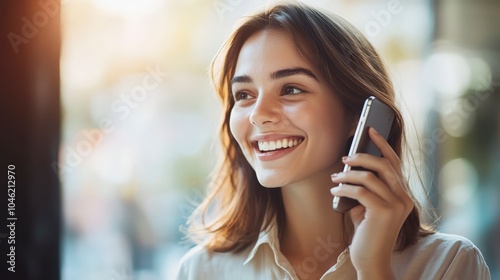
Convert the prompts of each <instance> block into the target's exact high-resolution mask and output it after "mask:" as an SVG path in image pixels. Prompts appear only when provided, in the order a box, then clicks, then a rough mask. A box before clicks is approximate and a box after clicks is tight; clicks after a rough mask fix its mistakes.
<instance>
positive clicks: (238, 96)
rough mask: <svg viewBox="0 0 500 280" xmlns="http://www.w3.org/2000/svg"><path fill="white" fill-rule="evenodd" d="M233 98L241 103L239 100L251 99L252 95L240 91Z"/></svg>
mask: <svg viewBox="0 0 500 280" xmlns="http://www.w3.org/2000/svg"><path fill="white" fill-rule="evenodd" d="M233 96H234V101H239V100H243V99H249V98H251V96H250V94H248V93H246V92H244V91H238V92H236V93H235V94H234V95H233Z"/></svg>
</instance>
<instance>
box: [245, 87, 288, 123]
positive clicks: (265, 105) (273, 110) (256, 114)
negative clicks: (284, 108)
mask: <svg viewBox="0 0 500 280" xmlns="http://www.w3.org/2000/svg"><path fill="white" fill-rule="evenodd" d="M280 120H281V109H280V105H279V101H278V100H275V99H273V98H271V97H264V96H262V95H261V96H259V97H258V98H257V101H256V102H255V104H254V107H253V110H252V112H251V114H250V122H251V123H252V124H253V125H256V126H261V125H265V124H275V123H278V122H279V121H280Z"/></svg>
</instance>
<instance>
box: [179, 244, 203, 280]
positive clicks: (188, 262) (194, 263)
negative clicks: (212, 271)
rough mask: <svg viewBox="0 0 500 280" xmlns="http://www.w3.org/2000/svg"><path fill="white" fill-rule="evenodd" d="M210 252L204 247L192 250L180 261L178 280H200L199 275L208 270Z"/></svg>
mask: <svg viewBox="0 0 500 280" xmlns="http://www.w3.org/2000/svg"><path fill="white" fill-rule="evenodd" d="M209 260H210V252H209V251H208V250H207V249H206V248H205V247H204V246H203V245H197V246H195V247H193V248H191V249H190V250H189V251H188V252H187V253H186V254H185V255H184V256H183V257H182V258H181V259H180V261H179V266H178V270H177V277H176V279H198V275H197V273H198V272H199V271H204V270H206V269H207V265H208V263H209Z"/></svg>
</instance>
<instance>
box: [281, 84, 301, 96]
mask: <svg viewBox="0 0 500 280" xmlns="http://www.w3.org/2000/svg"><path fill="white" fill-rule="evenodd" d="M303 92H304V91H303V90H301V89H299V88H296V87H292V86H286V87H285V88H284V89H283V94H288V95H294V94H300V93H303Z"/></svg>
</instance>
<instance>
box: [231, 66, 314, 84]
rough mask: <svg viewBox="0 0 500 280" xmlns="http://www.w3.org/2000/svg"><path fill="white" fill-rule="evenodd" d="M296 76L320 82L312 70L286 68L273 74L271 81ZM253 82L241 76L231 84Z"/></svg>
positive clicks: (234, 78) (248, 77)
mask: <svg viewBox="0 0 500 280" xmlns="http://www.w3.org/2000/svg"><path fill="white" fill-rule="evenodd" d="M295 75H305V76H308V77H311V78H313V79H315V80H316V81H317V80H318V78H316V76H315V75H314V74H313V72H312V71H311V70H309V69H306V68H302V67H294V68H286V69H281V70H278V71H275V72H273V73H271V79H272V80H277V79H281V78H285V77H289V76H295ZM252 82H253V80H252V77H250V76H248V75H241V76H234V77H233V78H232V79H231V81H230V84H231V85H233V84H235V83H252Z"/></svg>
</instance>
